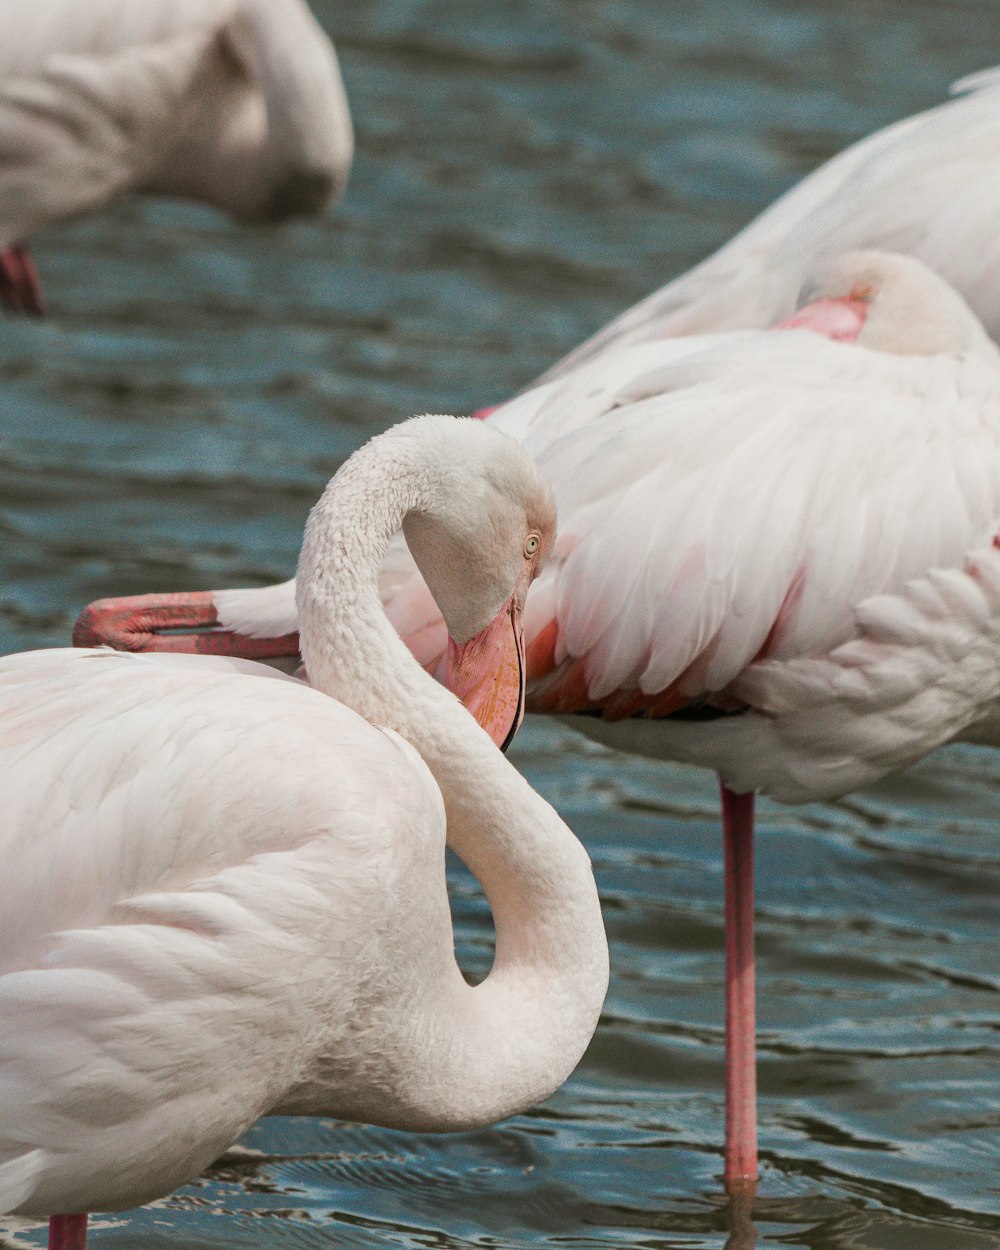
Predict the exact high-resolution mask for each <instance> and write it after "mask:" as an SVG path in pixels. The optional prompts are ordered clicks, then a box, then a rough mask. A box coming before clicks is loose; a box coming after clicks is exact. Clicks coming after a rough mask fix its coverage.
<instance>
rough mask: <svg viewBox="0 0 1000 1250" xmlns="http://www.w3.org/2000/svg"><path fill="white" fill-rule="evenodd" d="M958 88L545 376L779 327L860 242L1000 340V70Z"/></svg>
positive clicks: (825, 171) (876, 137)
mask: <svg viewBox="0 0 1000 1250" xmlns="http://www.w3.org/2000/svg"><path fill="white" fill-rule="evenodd" d="M952 91H953V92H955V93H958V98H957V99H955V100H951V101H949V102H948V103H946V104H942V105H939V106H938V107H937V108H933V109H929V110H928V111H927V112H924V113H918V114H916V115H915V116H914V117H908V118H906V119H905V120H903V121H900V122H896V123H895V124H894V125H891V126H887V127H885V129H883V130H879V131H877V132H876V133H875V134H873V135H870V136H869V137H868V138H867V139H862V140H861V141H860V142H859V143H855V144H853V145H852V146H851V147H849V148H847V149H846V150H845V151H844V152H841V153H840V154H839V155H838V156H835V157H834V158H833V159H832V160H830V161H827V162H826V164H825V165H822V166H820V168H819V169H817V170H815V171H814V172H813V173H811V174H810V175H809V176H808V177H807V178H804V179H803V180H802V182H800V183H799V184H798V185H797V186H795V187H793V188H792V189H791V190H790V191H789V192H787V193H786V194H785V195H783V196H781V197H780V199H778V200H776V201H775V202H774V204H772V205H771V206H770V207H769V208H767V209H765V210H764V212H763V213H761V214H760V216H758V217H757V218H755V219H754V220H753V221H752V222H750V224H749V225H748V226H746V227H745V228H744V229H743V230H741V231H740V233H739V234H737V235H736V236H735V237H734V238H733V239H731V240H730V242H728V243H726V244H725V245H724V246H723V247H721V248H720V249H719V250H718V251H717V252H715V253H714V254H713V255H712V256H709V257H708V259H707V260H704V261H702V262H701V263H700V264H699V265H696V266H695V267H694V268H693V269H691V270H690V271H689V272H687V273H685V274H682V275H681V276H680V277H678V278H675V279H674V280H673V281H672V282H668V283H667V285H666V286H664V287H662V288H661V289H660V290H658V291H656V292H654V294H652V295H650V296H648V297H647V298H646V299H644V300H642V301H641V302H640V303H638V304H636V305H635V307H634V308H630V309H629V310H628V311H627V312H624V313H622V314H621V315H620V316H619V317H616V318H615V319H614V320H613V321H611V322H610V323H609V324H608V325H607V326H605V327H604V328H603V329H602V330H599V331H598V332H597V333H596V334H594V335H593V336H592V337H591V338H589V339H587V340H586V342H584V343H583V344H582V345H581V346H580V347H578V348H576V349H575V350H574V351H572V352H570V354H569V355H568V356H566V357H565V358H564V359H563V360H561V361H560V362H559V363H558V364H557V365H555V366H553V368H552V369H550V370H549V371H548V372H547V373H546V374H544V375H543V379H542V380H547V379H549V378H553V377H557V376H561V375H562V374H564V373H565V372H566V371H567V370H569V369H571V368H575V367H576V366H577V365H579V364H582V363H583V362H584V361H588V360H592V359H594V358H596V357H597V356H599V355H601V354H602V353H604V352H606V351H608V350H609V349H610V348H615V347H621V346H624V345H626V344H629V343H637V342H642V341H644V340H646V339H650V338H668V337H673V336H675V335H686V334H704V333H709V332H711V331H714V330H737V329H750V328H757V329H763V328H766V327H767V326H772V325H774V324H776V323H777V322H778V321H780V320H781V319H782V318H783V317H787V316H788V315H789V314H790V313H791V312H792V310H793V309H794V307H795V304H796V300H797V299H798V296H799V291H800V290H801V288H802V284H803V282H805V281H806V279H807V278H808V276H809V274H811V273H813V272H815V270H816V267H817V265H818V264H819V263H820V262H822V261H823V260H824V259H826V260H831V259H833V258H834V257H836V256H838V255H840V254H842V253H844V252H848V251H853V250H855V249H860V248H879V249H883V250H886V251H893V252H901V253H904V254H906V255H909V256H916V257H917V258H918V259H920V260H922V261H924V262H925V263H926V264H928V265H929V266H930V267H931V268H932V269H933V270H935V271H936V272H937V273H939V274H941V275H942V277H944V278H946V279H947V280H948V282H949V283H950V284H951V285H952V286H953V287H954V288H955V289H956V290H957V291H958V292H959V293H960V294H961V295H962V296H963V297H964V299H965V300H966V302H967V303H968V304H969V306H970V307H971V308H972V310H973V312H975V313H976V315H977V316H978V317H979V318H980V320H981V321H982V322H983V324H984V325H985V326H986V329H987V330H988V331H989V333H990V334H991V335H992V337H993V338H994V339H997V340H998V341H1000V237H998V234H997V230H996V222H997V220H998V218H1000V68H997V69H989V70H983V71H981V72H980V73H977V74H972V75H970V76H969V77H967V78H964V79H962V81H961V82H958V83H956V84H955V85H954V86H953V88H952Z"/></svg>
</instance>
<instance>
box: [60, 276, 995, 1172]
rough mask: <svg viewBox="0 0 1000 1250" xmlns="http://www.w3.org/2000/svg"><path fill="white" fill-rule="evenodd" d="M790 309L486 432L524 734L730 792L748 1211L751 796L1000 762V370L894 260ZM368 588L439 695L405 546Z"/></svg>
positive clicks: (133, 621)
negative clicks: (516, 474) (966, 748)
mask: <svg viewBox="0 0 1000 1250" xmlns="http://www.w3.org/2000/svg"><path fill="white" fill-rule="evenodd" d="M807 295H808V297H809V298H810V299H811V302H810V303H808V304H807V306H806V307H804V308H803V309H802V310H801V311H800V312H798V313H796V314H795V315H794V316H793V317H791V318H789V319H787V321H786V322H785V324H784V326H783V327H782V329H781V332H780V333H774V332H760V331H744V332H735V333H732V332H731V333H727V334H718V335H714V336H705V337H700V338H699V337H691V338H683V339H676V340H669V341H667V340H659V341H655V342H648V343H640V344H637V345H634V346H628V347H624V348H620V349H617V350H614V351H609V352H607V353H605V354H604V355H603V356H601V357H600V358H599V359H597V360H595V361H593V362H592V363H591V364H588V365H583V366H581V367H579V368H578V369H577V370H575V371H573V372H571V373H569V374H567V375H566V376H565V377H562V378H559V379H557V380H554V381H552V382H549V383H546V384H544V385H542V386H539V387H537V388H536V389H534V390H532V391H530V392H527V393H526V394H524V395H522V396H520V397H519V398H517V399H515V400H513V401H511V402H510V403H508V404H506V405H504V406H503V407H501V408H499V409H497V410H495V411H494V413H493V414H492V416H490V417H489V418H488V419H487V424H489V425H493V426H496V427H497V428H499V429H503V430H505V431H506V432H507V433H509V434H511V435H512V436H513V437H514V438H516V439H517V440H518V441H519V442H521V443H522V445H523V446H524V448H525V449H526V450H527V451H529V452H530V453H531V455H532V456H533V457H534V458H535V460H536V462H537V463H538V465H539V467H540V468H542V469H543V471H544V472H545V474H546V475H547V477H548V478H549V480H550V481H551V482H552V483H553V484H554V489H555V493H556V497H557V501H558V505H559V509H560V517H561V528H560V533H559V537H558V539H557V542H556V545H555V549H554V552H553V556H552V558H551V559H550V560H549V563H548V565H547V567H546V569H545V571H544V572H543V573H542V574H541V576H540V577H539V579H538V581H537V582H536V584H535V586H534V587H533V589H532V592H531V595H530V596H529V598H528V601H527V605H526V611H525V639H526V663H527V669H528V678H529V685H528V703H527V706H528V710H529V711H537V712H545V713H549V714H554V715H558V716H563V717H566V718H568V719H569V720H570V722H571V723H572V724H573V725H574V727H575V728H577V729H579V730H581V731H582V732H583V733H585V734H587V735H588V736H591V737H593V738H596V739H598V740H599V741H602V742H605V743H607V744H608V745H611V746H615V747H618V748H621V749H626V750H630V751H636V752H639V753H641V754H646V755H652V756H654V757H658V758H662V757H666V758H671V759H679V760H684V761H688V762H691V763H694V764H698V765H701V766H703V767H709V768H712V769H714V770H715V771H716V772H717V773H718V774H719V777H720V783H721V786H722V804H723V826H724V847H725V860H726V900H727V901H726V927H727V1115H726V1121H727V1123H726V1158H725V1177H726V1182H727V1186H728V1188H729V1189H730V1191H731V1192H732V1193H734V1194H740V1195H744V1196H745V1195H746V1194H747V1193H750V1194H752V1191H753V1188H754V1185H755V1181H756V1176H757V1147H756V1098H755V1056H754V1010H755V1007H754V984H753V975H754V974H753V873H752V847H753V795H754V793H755V792H756V791H757V790H761V791H763V792H764V793H767V794H770V795H773V796H774V797H776V798H777V799H779V800H781V801H783V802H796V803H797V802H808V801H812V800H816V799H826V798H833V797H836V796H839V795H842V794H845V793H847V792H849V791H851V790H853V789H855V788H857V787H858V786H861V785H864V784H867V783H869V782H871V781H873V780H874V779H876V778H878V777H880V776H882V775H884V774H886V773H889V772H891V771H894V770H896V769H900V768H904V767H906V766H907V765H908V764H910V763H912V762H914V761H915V760H917V759H919V758H920V757H921V756H923V755H924V754H926V753H927V752H929V751H931V750H933V749H934V748H936V747H937V746H939V745H941V744H943V743H945V742H948V741H951V740H953V739H955V738H964V739H966V740H972V741H981V742H983V741H985V742H993V743H994V744H995V745H1000V714H998V713H997V711H996V708H997V707H998V706H1000V704H998V699H1000V683H998V680H997V675H996V674H997V656H998V651H997V638H996V634H995V632H994V631H995V630H996V629H997V625H996V622H997V621H1000V552H998V549H997V543H998V542H1000V539H998V538H997V533H998V528H1000V352H998V350H997V348H996V347H995V345H994V344H993V342H992V341H991V340H990V338H989V337H988V336H987V334H986V333H985V331H984V329H983V327H982V325H981V324H980V323H979V322H978V320H977V319H976V318H975V316H974V315H973V314H972V312H971V311H970V310H969V309H968V307H967V306H966V305H965V304H964V302H963V301H962V300H961V298H960V297H959V296H958V295H957V294H956V293H955V292H953V291H952V290H951V289H950V287H948V285H947V284H946V283H945V282H944V281H943V280H942V279H941V278H939V277H937V276H936V275H935V274H933V273H932V272H931V271H930V270H929V269H927V268H926V266H924V265H922V264H921V263H920V262H918V261H915V260H913V259H910V258H906V257H901V256H894V255H887V254H883V253H873V252H861V253H853V254H850V255H848V256H846V257H843V258H840V259H838V260H837V261H835V262H833V263H832V264H831V265H830V266H829V267H828V269H827V270H826V272H825V273H824V274H823V275H822V276H821V277H820V278H819V279H818V280H817V281H816V282H815V283H814V284H813V286H812V287H811V288H810V289H809V290H808V292H807ZM831 340H833V341H831ZM837 340H840V341H837ZM294 587H295V583H294V581H293V582H287V583H283V584H281V585H279V586H273V587H266V588H264V589H262V590H234V591H213V592H199V593H196V594H193V595H183V594H180V595H177V594H175V595H167V596H155V595H149V596H138V597H133V598H126V599H117V600H106V601H102V602H99V603H96V604H92V605H91V606H90V607H89V608H88V609H86V610H85V612H84V613H83V614H82V615H81V618H80V620H79V622H78V625H77V631H76V635H75V637H76V639H77V640H78V641H79V642H81V643H85V644H90V643H93V642H96V641H102V642H109V643H111V644H112V645H114V646H120V647H123V648H125V649H135V650H140V651H141V650H145V649H147V648H149V649H161V648H166V649H172V650H175V651H180V652H185V651H209V652H217V653H220V654H237V655H243V654H254V655H258V656H267V655H271V656H274V655H279V654H292V653H295V652H296V651H297V649H298V647H297V635H296V632H295V631H296V627H297V620H296V615H295V606H294ZM381 593H382V597H383V600H384V602H385V604H386V610H387V614H388V617H389V619H390V620H391V621H392V623H393V624H394V625H395V627H396V629H397V630H398V631H399V633H400V634H401V636H402V637H403V638H404V639H405V640H406V642H407V644H408V646H410V648H411V650H412V651H413V652H414V654H415V655H416V656H417V658H418V659H419V660H420V661H421V663H423V664H424V665H425V667H427V668H428V669H430V670H432V671H436V670H438V669H439V668H440V667H441V665H442V664H443V663H446V659H447V652H446V646H447V637H446V631H445V629H444V626H443V623H442V622H441V620H440V615H439V613H438V611H437V609H436V608H435V606H434V604H433V601H432V599H431V597H430V594H429V592H428V590H427V588H426V587H425V586H424V585H423V583H422V581H421V579H420V577H419V574H418V573H417V572H416V571H415V570H414V568H413V565H412V560H411V558H410V556H409V553H408V552H407V551H406V548H405V546H404V545H402V544H397V545H396V546H395V547H394V548H393V549H392V550H391V551H390V552H389V557H388V560H387V563H386V565H385V567H384V568H383V572H382V579H381ZM165 629H166V630H178V629H186V630H189V631H192V632H188V633H179V632H168V633H161V632H159V631H162V630H165ZM307 668H308V661H307Z"/></svg>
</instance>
